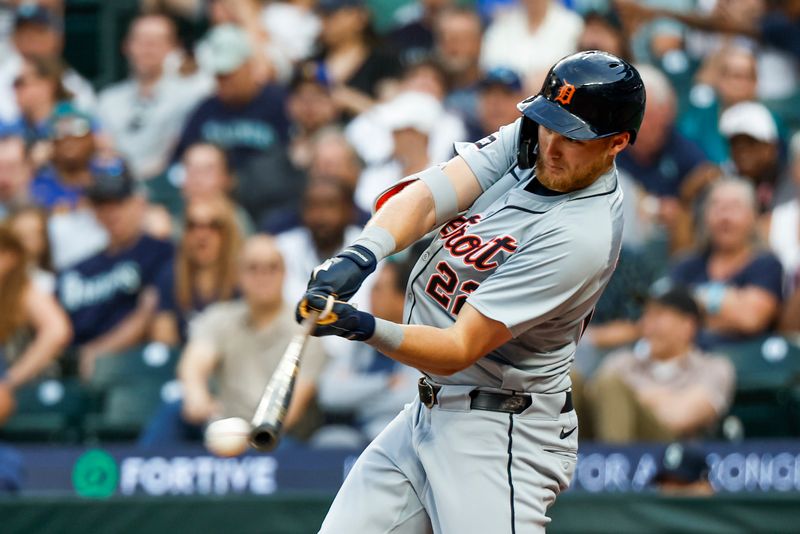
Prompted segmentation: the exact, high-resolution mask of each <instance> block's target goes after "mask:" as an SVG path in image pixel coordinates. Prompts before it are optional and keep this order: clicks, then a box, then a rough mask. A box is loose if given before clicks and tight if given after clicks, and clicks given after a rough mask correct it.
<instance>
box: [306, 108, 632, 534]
mask: <svg viewBox="0 0 800 534" xmlns="http://www.w3.org/2000/svg"><path fill="white" fill-rule="evenodd" d="M519 128H520V122H519V121H518V122H516V123H514V124H511V125H508V126H506V127H504V128H501V130H500V131H499V132H498V133H497V134H495V135H491V136H489V137H487V138H486V139H483V140H481V141H479V142H478V143H475V144H465V145H461V146H459V147H457V149H458V153H459V154H460V155H461V157H463V158H464V160H466V162H467V164H468V165H469V167H470V168H471V169H472V171H473V172H474V173H475V175H476V176H477V177H478V180H479V182H480V184H481V187H482V188H483V191H484V192H483V194H482V195H481V196H480V197H479V198H478V199H477V200H476V201H475V203H474V204H473V205H472V206H471V207H470V209H469V210H467V211H466V212H465V213H464V214H462V215H460V216H458V217H456V218H454V219H453V220H451V221H449V222H448V223H447V224H445V225H443V226H442V228H441V229H440V230H439V231H438V235H437V237H436V238H435V239H434V240H433V242H432V243H431V244H430V246H429V247H428V249H427V250H426V251H425V252H424V253H423V254H422V255H421V257H420V259H419V261H418V263H417V265H416V267H415V268H414V271H413V272H412V275H411V279H410V281H409V285H408V300H407V301H406V310H405V313H406V322H408V323H415V324H425V325H433V326H438V327H447V326H449V325H451V324H452V323H453V322H454V321H455V318H456V316H457V315H458V312H459V311H460V310H461V308H462V307H463V306H464V304H465V303H469V304H470V305H471V306H474V307H475V308H476V309H477V310H478V311H479V312H480V313H482V314H483V315H485V316H487V317H490V318H492V319H495V320H497V321H500V322H502V323H503V324H505V325H506V326H507V327H508V329H509V330H510V331H511V332H512V334H513V336H514V337H513V339H512V340H511V341H509V342H508V343H506V344H505V345H503V346H501V347H500V348H498V349H497V350H495V351H493V352H491V353H490V354H487V355H486V356H484V357H483V358H481V359H480V360H478V361H477V362H476V363H475V364H473V365H472V366H470V367H468V368H467V369H464V370H463V371H461V372H458V373H455V374H454V375H451V376H435V375H432V376H431V378H432V379H433V380H434V381H435V382H438V383H439V384H442V387H441V389H440V390H439V392H438V393H437V404H436V405H434V406H433V407H431V408H430V409H429V408H426V407H425V406H423V405H422V404H421V403H420V401H419V399H417V400H415V401H414V402H413V403H412V404H409V405H408V406H407V407H406V409H405V410H403V412H401V413H400V415H398V416H397V418H395V420H394V421H392V423H391V424H390V425H389V426H388V427H387V428H386V429H385V430H384V431H383V432H381V434H380V435H379V436H378V437H377V438H376V439H375V441H373V442H372V444H370V446H369V447H368V448H367V449H366V450H365V451H364V453H363V454H362V455H361V457H359V459H358V461H357V462H356V464H355V466H354V467H353V470H352V471H351V472H350V474H349V475H348V477H347V479H346V480H345V482H344V484H343V485H342V488H341V490H340V491H339V494H338V495H337V496H336V499H335V500H334V502H333V505H332V506H331V509H330V511H329V512H328V515H327V517H326V519H325V522H324V524H323V525H322V528H321V530H320V532H321V533H323V534H338V533H339V532H359V533H364V534H379V533H386V532H393V533H396V534H412V533H413V534H420V533H426V534H427V533H431V532H432V533H433V534H448V533H451V532H458V533H464V534H484V533H487V532H492V533H501V532H511V533H512V534H513V533H514V532H516V528H517V526H519V532H523V531H524V532H544V529H545V527H546V525H547V523H548V522H549V519H548V518H547V516H546V511H547V508H548V506H549V505H550V504H552V502H553V501H554V500H555V498H556V495H558V493H559V492H560V491H562V490H563V489H565V488H566V487H567V486H568V484H569V481H570V479H571V478H572V474H573V472H574V470H575V465H576V462H577V447H578V432H577V430H578V421H577V418H576V415H575V411H574V410H565V409H564V406H565V403H566V399H567V393H565V391H566V390H567V389H569V386H570V382H569V367H570V363H571V362H572V358H573V354H574V352H575V344H576V343H577V342H578V339H579V338H580V336H581V334H582V332H583V329H584V328H585V327H586V325H587V323H588V319H589V317H590V315H591V311H592V309H593V308H594V305H595V303H596V302H597V299H598V298H599V296H600V293H601V292H602V290H603V288H604V287H605V285H606V283H607V282H608V279H609V277H610V276H611V273H612V271H613V269H614V265H615V263H616V261H617V256H618V254H619V249H620V242H621V239H622V191H621V189H620V188H619V187H618V186H617V178H616V170H614V169H612V170H611V171H610V172H609V173H607V174H605V175H603V176H601V177H600V178H599V179H598V180H597V181H596V182H595V183H594V184H592V185H591V186H589V187H587V188H585V189H583V190H580V191H575V192H573V193H568V194H553V192H552V191H548V190H546V189H544V188H543V187H541V184H538V182H536V181H535V177H534V173H533V171H531V170H530V169H527V170H523V169H520V168H519V166H518V165H517V162H516V160H517V146H518V139H519ZM537 184H538V187H536V186H537ZM476 386H477V387H485V388H503V389H510V390H516V391H528V392H530V395H531V398H532V403H531V405H530V406H529V407H528V408H527V409H526V410H525V411H523V412H521V413H518V414H509V413H502V412H493V411H484V410H473V409H472V404H471V399H472V397H471V392H472V390H474V389H475V388H476ZM517 496H519V498H518V497H517Z"/></svg>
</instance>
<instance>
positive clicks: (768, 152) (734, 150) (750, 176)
mask: <svg viewBox="0 0 800 534" xmlns="http://www.w3.org/2000/svg"><path fill="white" fill-rule="evenodd" d="M719 131H720V133H722V135H723V136H725V138H726V139H727V140H728V143H729V144H730V160H729V161H728V162H726V164H725V165H724V166H723V169H724V170H725V171H726V172H727V173H728V174H732V175H734V176H740V177H742V178H745V179H747V180H748V181H750V182H751V183H752V184H753V186H754V187H755V188H756V194H757V196H758V205H759V209H760V210H761V212H762V213H765V212H767V211H769V210H770V209H772V208H773V207H774V206H775V205H776V204H777V203H779V202H784V201H786V200H789V199H790V198H791V197H792V194H793V189H792V184H791V180H790V179H789V178H788V177H787V176H785V175H784V169H783V165H782V162H781V149H780V134H779V129H778V125H777V123H776V122H775V118H774V117H773V116H772V113H771V112H770V111H769V110H768V109H767V108H766V106H764V105H763V104H761V103H759V102H740V103H738V104H735V105H733V106H731V107H730V108H728V109H726V110H725V111H724V112H723V113H722V115H721V116H720V119H719Z"/></svg>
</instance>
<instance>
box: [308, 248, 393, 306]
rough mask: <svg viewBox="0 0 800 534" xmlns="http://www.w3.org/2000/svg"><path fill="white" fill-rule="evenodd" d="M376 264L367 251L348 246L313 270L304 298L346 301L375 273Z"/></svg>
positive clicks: (373, 256)
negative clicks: (327, 297) (316, 297)
mask: <svg viewBox="0 0 800 534" xmlns="http://www.w3.org/2000/svg"><path fill="white" fill-rule="evenodd" d="M377 264H378V261H377V260H376V259H375V255H374V254H373V253H372V252H370V251H369V249H367V248H365V247H362V246H361V245H352V246H349V247H347V248H346V249H344V250H343V251H341V252H340V253H339V254H337V255H336V256H334V257H333V258H331V259H329V260H327V261H325V262H324V263H323V264H322V265H319V266H318V267H316V268H315V269H314V272H313V273H312V274H311V280H309V282H308V288H307V289H306V296H308V295H309V294H315V295H333V296H334V298H336V299H337V300H342V301H347V300H349V299H350V297H352V296H353V295H355V293H356V291H358V288H359V287H361V284H362V283H363V282H364V280H365V279H366V278H367V276H369V275H370V274H372V273H373V272H374V271H375V266H376V265H377Z"/></svg>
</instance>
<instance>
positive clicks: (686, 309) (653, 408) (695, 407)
mask: <svg viewBox="0 0 800 534" xmlns="http://www.w3.org/2000/svg"><path fill="white" fill-rule="evenodd" d="M702 324H703V312H702V311H701V308H700V306H699V305H698V304H697V302H696V301H695V299H694V297H693V296H692V294H691V293H690V292H689V290H688V289H686V288H683V287H680V286H675V287H668V288H666V289H664V290H661V291H656V292H654V293H653V294H652V295H651V297H650V299H649V300H648V303H647V304H646V306H645V310H644V314H643V316H642V318H641V321H640V326H641V332H642V338H641V340H640V341H639V342H638V343H637V344H636V345H635V346H634V348H633V349H630V350H629V349H624V350H620V351H617V352H613V353H611V354H609V355H608V356H607V357H606V360H605V361H604V362H603V364H602V366H601V367H600V369H599V371H598V373H597V375H596V377H595V378H594V379H593V380H592V381H591V382H590V383H589V385H588V390H587V396H588V399H589V400H590V402H589V403H588V407H589V409H590V410H591V412H592V413H591V417H592V426H593V428H594V432H595V436H596V438H597V439H600V440H602V441H606V442H614V443H628V442H633V441H661V440H670V439H678V438H689V437H694V436H700V435H703V434H704V433H705V432H708V431H710V430H712V429H713V428H714V426H715V425H716V423H717V422H718V421H719V420H720V418H721V417H722V416H723V415H725V413H726V412H727V410H728V407H729V406H730V403H731V399H732V397H733V391H734V369H733V366H732V365H731V363H730V362H729V361H728V360H727V359H725V358H724V357H720V356H714V355H710V354H706V353H704V352H702V351H701V350H700V349H698V348H697V347H696V345H695V336H696V334H697V333H698V331H699V330H700V328H701V327H702Z"/></svg>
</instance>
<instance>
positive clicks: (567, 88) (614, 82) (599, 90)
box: [517, 50, 645, 144]
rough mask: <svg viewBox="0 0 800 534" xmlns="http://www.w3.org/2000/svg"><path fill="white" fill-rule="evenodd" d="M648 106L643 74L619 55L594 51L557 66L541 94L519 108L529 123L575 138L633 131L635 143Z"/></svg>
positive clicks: (567, 58)
mask: <svg viewBox="0 0 800 534" xmlns="http://www.w3.org/2000/svg"><path fill="white" fill-rule="evenodd" d="M644 104H645V91H644V83H642V79H641V77H640V76H639V72H638V71H637V70H636V69H635V68H633V66H632V65H630V64H628V63H627V62H625V61H623V60H622V59H620V58H618V57H617V56H614V55H612V54H609V53H607V52H600V51H597V50H593V51H589V52H579V53H577V54H573V55H571V56H567V57H565V58H564V59H562V60H561V61H559V62H558V63H556V64H555V65H553V67H552V68H551V69H550V72H549V73H548V74H547V78H546V79H545V81H544V84H543V85H542V90H541V91H540V92H539V94H538V95H536V96H532V97H530V98H526V99H525V100H523V101H522V102H520V103H519V104H518V105H517V107H518V108H519V110H520V111H521V112H522V114H523V115H525V116H526V117H527V118H529V119H531V120H532V121H534V122H536V123H537V124H541V125H542V126H544V127H546V128H549V129H550V130H553V131H554V132H558V133H559V134H561V135H563V136H564V137H569V138H570V139H578V140H589V139H600V138H602V137H608V136H610V135H614V134H617V133H621V132H630V134H631V140H630V142H631V144H633V142H634V141H636V133H637V132H638V131H639V126H641V124H642V117H643V116H644Z"/></svg>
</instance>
